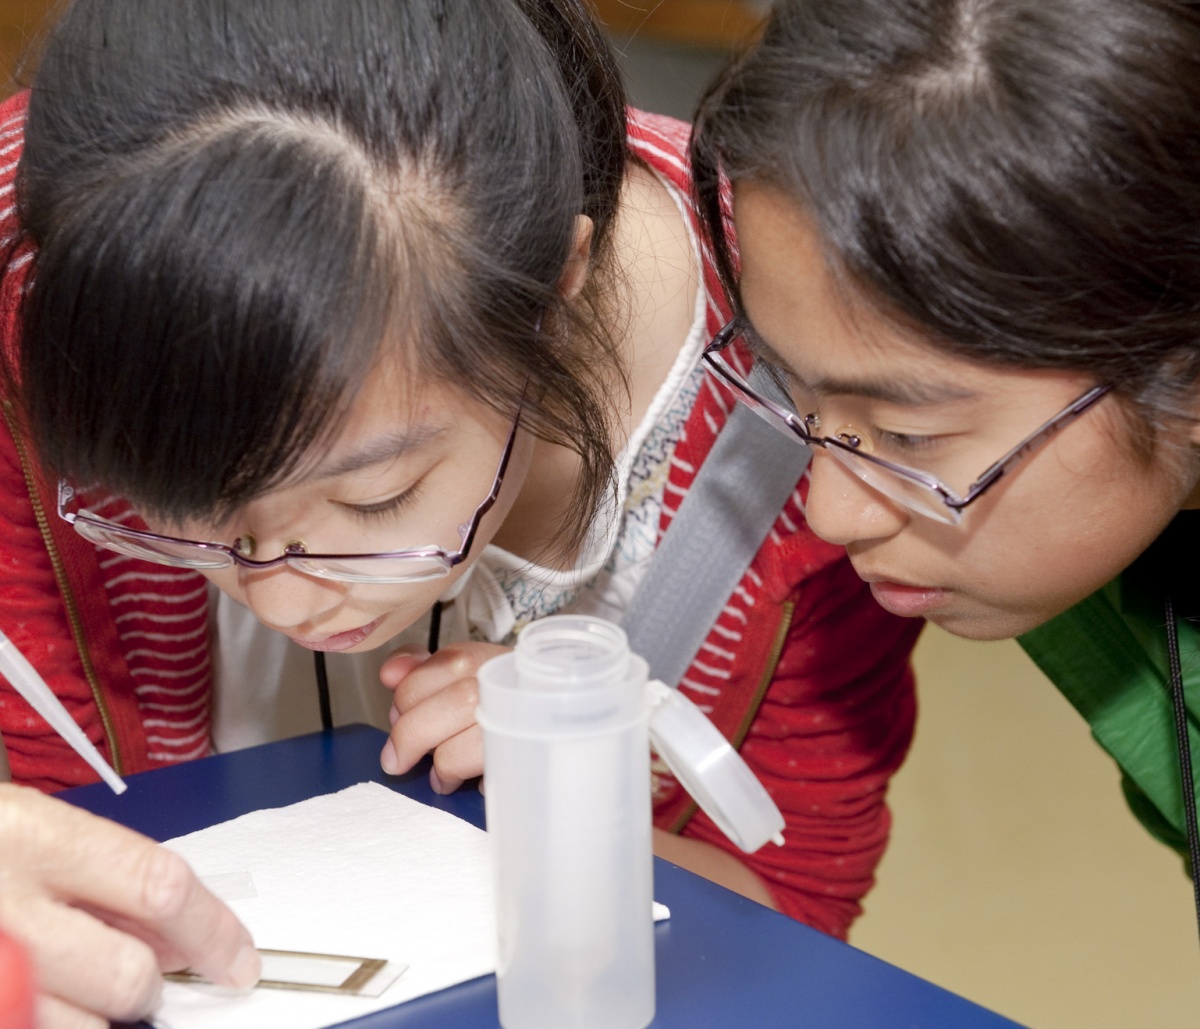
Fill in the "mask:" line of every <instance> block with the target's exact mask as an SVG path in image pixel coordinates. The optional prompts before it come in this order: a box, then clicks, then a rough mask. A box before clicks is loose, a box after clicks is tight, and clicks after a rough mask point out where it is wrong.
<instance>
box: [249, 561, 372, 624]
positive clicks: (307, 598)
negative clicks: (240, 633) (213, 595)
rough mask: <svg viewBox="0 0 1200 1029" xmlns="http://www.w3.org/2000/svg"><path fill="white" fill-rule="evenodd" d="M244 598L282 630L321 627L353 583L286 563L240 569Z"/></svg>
mask: <svg viewBox="0 0 1200 1029" xmlns="http://www.w3.org/2000/svg"><path fill="white" fill-rule="evenodd" d="M238 588H239V592H240V593H241V595H242V600H243V602H244V603H245V604H246V606H247V607H248V608H250V610H251V611H253V612H254V614H255V617H257V618H258V620H259V621H261V622H263V623H264V624H265V625H268V626H270V627H271V628H272V629H278V630H280V631H282V632H289V631H295V630H304V629H312V628H319V627H320V623H321V621H322V619H323V617H324V616H325V615H327V614H329V613H331V612H332V611H333V610H335V609H336V608H337V607H338V606H339V605H340V604H341V603H342V601H343V600H344V599H345V597H346V593H347V591H348V590H349V588H350V584H349V583H344V582H337V581H334V580H330V579H317V578H315V577H314V576H311V575H305V574H304V573H303V572H298V571H296V570H295V569H292V568H288V567H287V566H286V565H283V566H280V567H278V568H267V569H249V568H239V569H238Z"/></svg>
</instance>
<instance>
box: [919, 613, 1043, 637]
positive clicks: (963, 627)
mask: <svg viewBox="0 0 1200 1029" xmlns="http://www.w3.org/2000/svg"><path fill="white" fill-rule="evenodd" d="M927 621H930V622H932V623H933V624H934V625H936V626H937V627H938V628H939V629H944V630H945V631H946V632H948V633H950V634H951V635H952V636H960V637H962V638H963V639H965V640H979V641H980V642H985V641H995V640H1008V639H1013V638H1014V637H1016V636H1020V635H1021V634H1022V633H1026V632H1029V631H1030V630H1031V629H1036V628H1037V627H1038V626H1039V625H1042V624H1044V623H1045V622H1046V621H1048V619H1045V618H1037V617H1035V616H1033V615H1024V616H1022V615H1019V614H1016V613H1014V612H1009V611H988V612H978V613H975V614H969V613H963V612H959V613H952V612H939V613H937V614H934V615H930V616H929V617H928V618H927Z"/></svg>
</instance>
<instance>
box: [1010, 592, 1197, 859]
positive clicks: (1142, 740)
mask: <svg viewBox="0 0 1200 1029" xmlns="http://www.w3.org/2000/svg"><path fill="white" fill-rule="evenodd" d="M1156 608H1157V605H1156V604H1155V602H1154V601H1153V599H1152V598H1147V597H1144V596H1140V595H1136V594H1133V593H1132V591H1130V590H1129V589H1128V588H1124V587H1123V585H1122V583H1121V580H1120V579H1117V580H1114V582H1112V583H1110V584H1109V585H1108V586H1106V587H1104V588H1103V589H1101V590H1099V591H1098V592H1096V593H1094V594H1093V595H1092V596H1090V597H1088V598H1087V599H1086V600H1083V601H1081V602H1080V603H1079V604H1076V605H1075V607H1073V608H1071V609H1070V610H1069V611H1065V612H1063V614H1061V615H1059V616H1058V617H1057V618H1055V619H1053V620H1052V621H1050V622H1048V623H1047V624H1046V625H1043V626H1041V627H1039V628H1037V629H1035V630H1034V631H1033V632H1030V633H1027V634H1025V635H1024V636H1022V637H1021V638H1020V644H1021V646H1022V647H1023V648H1024V649H1025V651H1026V653H1028V654H1029V656H1030V657H1031V658H1032V659H1033V660H1034V662H1035V663H1036V664H1037V665H1038V667H1039V668H1041V669H1042V671H1043V672H1045V673H1046V675H1047V676H1048V677H1049V678H1050V680H1051V681H1052V682H1053V683H1054V684H1055V685H1056V686H1057V687H1058V688H1059V690H1061V691H1062V693H1063V695H1064V696H1066V698H1067V699H1068V700H1069V701H1070V702H1071V704H1072V705H1073V706H1074V707H1075V708H1076V710H1078V711H1079V713H1080V714H1082V715H1083V717H1084V718H1085V719H1086V720H1087V722H1088V724H1089V725H1090V726H1091V729H1092V735H1093V736H1094V737H1095V738H1096V740H1097V741H1098V742H1099V743H1100V745H1101V746H1102V747H1103V748H1104V749H1105V750H1106V751H1107V752H1108V753H1109V754H1110V755H1111V756H1112V757H1113V758H1114V759H1115V760H1116V762H1117V764H1118V766H1119V767H1120V769H1121V772H1122V776H1123V780H1124V782H1123V790H1124V792H1125V797H1126V800H1127V801H1128V802H1129V806H1130V808H1131V809H1132V810H1133V812H1134V814H1135V815H1136V816H1137V818H1138V820H1139V821H1141V823H1142V825H1144V826H1145V827H1146V829H1147V830H1148V831H1149V832H1150V833H1151V835H1153V836H1154V837H1155V838H1156V839H1159V840H1161V841H1162V842H1164V843H1167V844H1168V845H1169V846H1172V847H1174V848H1175V849H1177V850H1181V851H1186V835H1185V833H1186V829H1185V823H1184V818H1183V801H1182V791H1181V789H1180V782H1179V759H1178V750H1177V746H1176V743H1175V725H1174V718H1173V715H1172V707H1171V699H1170V692H1169V688H1168V685H1167V683H1168V679H1167V673H1166V669H1167V656H1166V633H1165V631H1164V629H1163V616H1162V613H1161V609H1156ZM1179 632H1180V651H1181V656H1182V658H1183V660H1184V679H1185V683H1187V684H1190V685H1189V687H1188V688H1187V689H1186V694H1187V705H1188V716H1189V719H1188V720H1189V732H1190V735H1191V747H1192V753H1193V755H1200V731H1198V729H1197V726H1198V724H1200V710H1198V700H1197V696H1196V694H1197V691H1200V686H1197V685H1196V679H1197V677H1198V674H1197V673H1198V672H1200V660H1198V657H1200V634H1197V631H1196V629H1195V627H1194V626H1192V625H1191V624H1189V623H1186V622H1183V623H1181V624H1180V626H1179ZM1193 764H1194V765H1196V766H1197V767H1200V761H1197V760H1195V759H1194V760H1193Z"/></svg>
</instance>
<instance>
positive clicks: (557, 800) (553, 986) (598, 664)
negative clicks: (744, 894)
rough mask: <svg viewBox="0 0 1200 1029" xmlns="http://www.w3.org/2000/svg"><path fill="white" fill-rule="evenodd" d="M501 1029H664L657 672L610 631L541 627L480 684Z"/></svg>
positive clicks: (585, 623)
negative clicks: (655, 1027)
mask: <svg viewBox="0 0 1200 1029" xmlns="http://www.w3.org/2000/svg"><path fill="white" fill-rule="evenodd" d="M479 690H480V700H479V708H478V715H477V716H478V720H479V724H480V725H481V726H482V727H483V732H484V775H485V779H486V792H487V799H486V803H487V821H488V832H489V834H490V835H491V836H492V838H493V843H492V847H493V853H494V855H495V882H496V903H497V929H498V934H499V955H498V964H497V992H498V995H499V1014H500V1023H501V1025H503V1026H504V1027H505V1029H602V1027H603V1029H610V1027H611V1029H643V1027H644V1026H646V1025H648V1024H649V1023H650V1022H651V1020H652V1019H653V1018H654V919H653V911H652V901H653V858H652V856H651V812H650V764H649V737H648V721H649V707H650V705H649V701H648V697H647V689H646V664H645V662H644V661H642V659H641V658H639V657H636V656H635V655H632V654H631V653H630V651H629V644H628V642H627V641H626V638H625V634H624V632H622V631H621V629H620V628H618V627H617V626H615V625H612V624H611V623H609V622H605V621H603V620H601V619H596V618H587V617H581V616H580V617H576V616H571V615H565V616H555V617H552V618H545V619H542V620H541V621H538V622H535V623H533V624H532V625H530V626H528V627H527V628H526V629H525V630H524V631H523V632H522V633H521V635H520V636H519V637H518V642H517V646H516V649H515V651H513V652H512V653H510V654H506V655H504V656H502V657H499V658H495V659H494V660H492V661H489V662H487V664H485V665H484V666H483V667H482V668H481V669H480V671H479Z"/></svg>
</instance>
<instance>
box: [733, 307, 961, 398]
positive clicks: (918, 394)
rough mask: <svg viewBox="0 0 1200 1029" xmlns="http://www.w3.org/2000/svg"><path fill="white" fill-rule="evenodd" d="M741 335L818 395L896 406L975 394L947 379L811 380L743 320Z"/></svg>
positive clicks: (764, 358)
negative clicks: (872, 401)
mask: <svg viewBox="0 0 1200 1029" xmlns="http://www.w3.org/2000/svg"><path fill="white" fill-rule="evenodd" d="M742 336H743V338H744V339H745V340H746V343H747V344H748V345H749V347H750V351H751V353H753V354H754V356H755V357H756V358H757V359H759V360H762V361H765V362H766V363H767V364H769V365H771V366H773V367H775V368H777V369H779V370H780V371H781V372H783V373H785V374H786V375H789V376H791V377H792V378H794V379H796V381H797V382H798V383H801V384H802V385H803V386H804V388H805V389H807V390H809V391H811V392H812V393H814V394H817V395H818V396H853V397H863V398H864V399H867V400H879V401H882V402H883V403H887V404H895V405H897V406H898V407H924V406H926V405H931V404H945V403H949V402H950V401H953V400H969V399H971V398H973V397H975V396H976V393H975V391H974V390H969V389H963V388H962V387H960V386H952V385H950V384H949V383H936V384H935V383H928V382H916V381H911V380H910V381H905V380H903V379H887V380H882V379H840V378H837V377H835V376H825V377H823V378H819V379H814V380H812V381H811V382H810V381H808V380H807V379H805V378H804V377H803V376H801V375H797V374H796V373H795V371H794V370H793V369H792V368H791V366H789V365H788V363H787V362H786V361H785V360H783V358H781V357H780V356H779V354H778V353H777V352H776V351H775V349H774V348H773V347H772V346H771V345H770V344H769V343H768V342H767V341H766V340H765V339H764V338H763V337H762V336H761V335H760V334H759V332H758V330H757V329H755V328H754V327H753V326H752V325H751V324H750V323H749V322H743V330H742Z"/></svg>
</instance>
